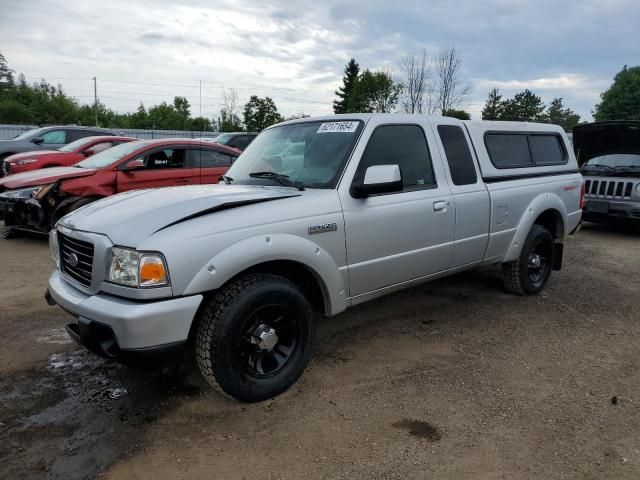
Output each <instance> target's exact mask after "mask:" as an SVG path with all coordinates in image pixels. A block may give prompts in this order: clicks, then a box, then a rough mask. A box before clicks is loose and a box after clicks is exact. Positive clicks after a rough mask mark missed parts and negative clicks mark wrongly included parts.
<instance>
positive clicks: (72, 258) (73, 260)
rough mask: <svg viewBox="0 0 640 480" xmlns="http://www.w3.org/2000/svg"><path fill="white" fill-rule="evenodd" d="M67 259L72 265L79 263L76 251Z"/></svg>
mask: <svg viewBox="0 0 640 480" xmlns="http://www.w3.org/2000/svg"><path fill="white" fill-rule="evenodd" d="M67 261H68V262H69V266H70V267H75V266H76V265H78V256H77V255H76V254H75V253H72V254H71V255H69V258H68V259H67Z"/></svg>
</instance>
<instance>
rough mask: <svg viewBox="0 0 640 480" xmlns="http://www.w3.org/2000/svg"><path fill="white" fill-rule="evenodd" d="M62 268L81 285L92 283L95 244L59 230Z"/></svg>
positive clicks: (87, 285)
mask: <svg viewBox="0 0 640 480" xmlns="http://www.w3.org/2000/svg"><path fill="white" fill-rule="evenodd" d="M58 243H59V244H60V269H61V270H62V272H63V273H65V274H67V275H68V276H69V277H71V278H73V279H74V280H75V281H76V282H78V283H79V284H80V285H83V286H85V287H89V286H90V285H91V274H92V272H93V244H92V243H90V242H85V241H83V240H78V239H77V238H71V237H69V236H67V235H63V234H62V233H60V232H58Z"/></svg>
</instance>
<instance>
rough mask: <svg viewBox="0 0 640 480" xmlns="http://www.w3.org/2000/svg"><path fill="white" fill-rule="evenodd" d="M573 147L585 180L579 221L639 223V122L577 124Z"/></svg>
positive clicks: (574, 131) (620, 121)
mask: <svg viewBox="0 0 640 480" xmlns="http://www.w3.org/2000/svg"><path fill="white" fill-rule="evenodd" d="M573 146H574V150H575V153H576V158H577V160H578V164H579V165H580V171H581V173H582V175H583V176H584V177H585V207H584V212H583V218H584V219H585V220H587V221H590V222H598V223H608V222H612V221H618V222H619V221H623V222H638V221H640V122H639V121H628V120H624V121H622V120H619V121H608V122H596V123H588V124H584V125H579V126H577V127H575V128H574V130H573Z"/></svg>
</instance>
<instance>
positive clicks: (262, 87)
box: [25, 75, 313, 92]
mask: <svg viewBox="0 0 640 480" xmlns="http://www.w3.org/2000/svg"><path fill="white" fill-rule="evenodd" d="M25 78H30V79H37V80H47V79H48V80H84V81H91V80H93V77H91V78H85V77H47V76H36V75H29V76H25ZM100 81H101V82H108V83H122V84H129V85H151V86H156V87H184V88H200V85H199V84H184V83H160V82H136V81H133V80H110V79H102V78H101V79H100ZM202 83H203V84H209V85H211V86H210V87H205V88H209V89H219V88H222V89H236V90H256V89H257V90H273V91H281V92H312V91H313V90H309V89H305V88H285V87H270V86H265V85H255V84H247V86H245V87H238V86H225V85H220V84H216V83H215V82H209V81H208V80H202Z"/></svg>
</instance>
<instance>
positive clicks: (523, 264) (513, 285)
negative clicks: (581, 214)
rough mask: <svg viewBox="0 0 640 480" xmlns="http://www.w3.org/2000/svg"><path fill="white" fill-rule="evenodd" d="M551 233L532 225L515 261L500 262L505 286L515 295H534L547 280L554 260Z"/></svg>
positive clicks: (541, 227) (539, 226) (542, 287)
mask: <svg viewBox="0 0 640 480" xmlns="http://www.w3.org/2000/svg"><path fill="white" fill-rule="evenodd" d="M554 255H555V249H554V240H553V235H551V233H550V232H549V230H547V229H546V228H544V227H543V226H541V225H534V226H533V227H531V230H530V231H529V235H527V238H526V240H525V242H524V245H523V246H522V251H521V252H520V257H519V258H518V260H516V261H515V262H509V263H503V264H502V280H503V282H504V286H505V288H506V289H507V290H508V291H509V292H511V293H514V294H516V295H522V296H525V295H535V294H537V293H540V292H541V291H542V290H543V289H544V287H545V286H546V285H547V283H548V282H549V278H550V277H551V270H552V268H553V264H554V263H553V262H554Z"/></svg>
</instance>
